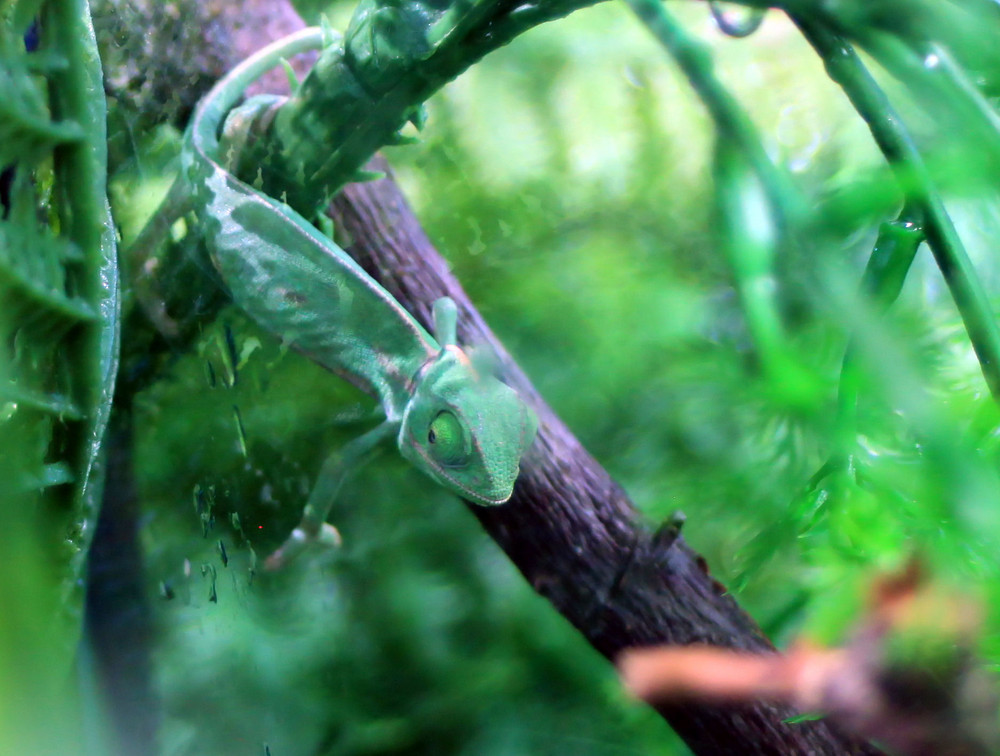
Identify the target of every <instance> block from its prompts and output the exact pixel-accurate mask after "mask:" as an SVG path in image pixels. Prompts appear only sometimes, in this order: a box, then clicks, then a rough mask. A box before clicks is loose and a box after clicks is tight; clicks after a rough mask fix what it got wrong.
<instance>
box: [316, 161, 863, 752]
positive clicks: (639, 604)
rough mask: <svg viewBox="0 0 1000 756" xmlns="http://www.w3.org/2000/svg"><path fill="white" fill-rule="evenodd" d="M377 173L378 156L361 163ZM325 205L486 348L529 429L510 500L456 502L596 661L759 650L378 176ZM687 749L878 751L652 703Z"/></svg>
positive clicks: (421, 307)
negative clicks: (639, 654)
mask: <svg viewBox="0 0 1000 756" xmlns="http://www.w3.org/2000/svg"><path fill="white" fill-rule="evenodd" d="M370 167H371V168H374V169H377V170H386V166H385V164H384V163H383V162H381V161H378V164H376V165H372V166H370ZM331 215H332V216H333V217H334V219H335V221H336V224H337V228H338V231H339V232H341V233H344V234H345V235H346V236H347V238H348V239H349V241H350V243H349V246H348V251H349V252H350V253H351V255H352V256H354V257H355V258H356V259H357V260H358V261H359V262H360V263H361V264H362V265H363V266H364V268H365V269H366V270H367V271H368V272H369V273H370V274H371V275H372V276H374V277H375V278H376V279H377V280H378V281H379V282H381V283H382V285H383V286H385V287H386V288H387V289H388V290H389V292H391V293H392V294H393V296H395V297H396V298H397V299H398V300H399V301H400V302H401V303H402V304H403V305H404V306H405V307H406V308H407V309H409V310H410V311H411V312H412V313H413V314H414V315H415V316H416V317H417V318H418V319H419V320H420V321H421V322H422V323H424V325H429V324H430V319H431V306H432V304H433V302H434V300H435V299H437V298H438V297H441V296H444V295H448V296H450V297H452V298H453V299H454V300H455V302H456V303H457V304H458V308H459V340H460V342H462V343H465V344H489V345H491V346H492V347H493V348H494V349H495V350H496V352H497V354H498V356H499V358H500V364H501V371H502V374H503V377H504V380H506V381H507V382H508V383H509V384H510V385H511V386H514V387H515V388H516V389H517V390H518V391H519V392H520V393H521V395H522V396H524V397H525V398H526V399H527V401H528V402H529V403H531V405H532V406H533V407H534V409H535V411H536V412H537V413H538V417H539V421H540V427H539V432H538V438H537V440H536V441H535V444H534V446H533V447H532V449H531V450H530V451H529V453H528V455H527V456H526V458H525V459H524V460H523V462H522V472H521V476H520V478H519V479H518V482H517V486H516V488H515V490H514V496H513V498H512V499H511V500H510V502H509V503H508V504H506V505H504V506H502V507H491V508H483V507H477V506H475V505H472V504H470V505H469V506H470V507H471V509H472V511H473V512H474V513H475V515H476V517H478V518H479V521H480V522H481V523H482V525H483V527H484V528H485V529H486V530H487V531H488V532H489V534H490V535H491V536H492V537H493V538H494V539H495V540H496V541H497V543H498V544H499V545H500V546H501V547H502V548H503V550H504V551H505V552H506V553H507V555H508V556H509V557H510V558H511V560H512V561H513V562H514V564H516V565H517V567H518V569H520V570H521V572H522V573H523V574H524V576H525V577H526V578H527V580H528V582H530V583H531V585H532V586H533V587H534V588H535V590H536V591H538V592H539V593H540V594H541V595H543V596H545V597H546V598H547V599H548V600H549V601H551V602H552V604H553V605H554V606H555V608H556V609H557V610H559V612H560V613H561V614H562V615H563V616H565V617H566V618H567V619H568V620H569V621H570V622H572V623H573V625H574V626H575V627H576V628H577V629H578V630H579V631H580V632H581V633H583V635H584V636H585V637H586V638H587V640H588V641H589V642H590V643H591V644H592V645H593V646H594V648H596V649H597V650H598V651H600V652H601V653H602V654H604V655H605V656H606V657H607V658H608V659H612V660H613V659H614V658H615V657H616V656H617V654H618V653H619V652H620V651H621V650H622V649H624V648H627V647H630V646H642V645H651V644H663V643H670V644H689V643H709V644H712V645H716V646H724V647H727V648H736V649H745V650H751V651H763V650H769V649H771V648H772V646H771V644H770V643H769V642H768V640H767V639H766V638H765V637H764V636H763V635H762V633H761V632H760V630H759V629H758V627H757V626H756V625H755V624H754V622H753V620H751V619H750V617H748V616H747V615H746V614H745V613H744V612H743V611H742V610H741V609H740V608H739V606H738V605H737V603H736V602H735V601H734V600H733V599H732V597H731V596H729V595H728V594H727V593H726V590H725V588H724V587H723V586H721V585H720V584H719V583H718V582H717V581H715V580H714V579H713V578H712V577H711V575H710V574H709V572H708V569H707V567H706V564H705V560H704V559H703V558H702V557H701V556H699V555H698V554H697V553H695V552H694V551H693V550H692V549H691V548H690V547H689V546H688V545H687V543H686V542H685V541H684V538H683V537H682V536H680V535H679V533H678V530H677V528H676V527H674V526H672V525H670V524H667V525H665V526H664V527H662V528H661V529H660V530H658V531H656V532H655V533H654V532H650V531H649V529H647V528H646V527H644V526H643V525H642V523H641V518H640V516H639V515H638V513H637V512H636V510H635V507H634V506H633V504H632V502H631V501H630V500H629V499H628V497H627V496H626V494H625V492H624V491H623V490H622V489H621V488H620V487H619V486H618V485H617V484H616V483H615V482H614V481H613V480H612V479H611V477H610V476H609V475H608V474H607V472H605V470H604V469H603V468H602V467H601V466H600V465H599V464H598V463H597V462H596V461H595V460H594V459H593V458H592V457H591V456H590V455H589V454H588V453H587V451H586V450H585V449H584V448H583V447H582V446H581V445H580V443H579V441H577V440H576V438H575V437H574V436H573V434H572V433H571V432H570V431H569V429H568V428H567V427H566V426H565V425H564V424H563V423H562V422H561V421H560V420H559V418H558V417H556V415H555V413H553V411H552V410H551V409H550V408H549V407H548V405H547V404H546V403H545V402H544V401H543V400H542V398H541V397H540V396H539V395H538V392H537V391H535V389H534V387H533V386H532V384H531V382H530V381H529V380H528V378H527V376H525V375H524V373H523V372H522V371H521V370H520V369H519V368H518V366H517V365H516V363H514V361H513V360H512V359H511V357H510V355H509V354H508V353H507V352H506V350H504V348H503V346H502V345H501V344H500V343H499V342H498V341H497V339H496V337H495V336H494V335H493V333H492V332H491V331H490V329H489V327H488V326H487V325H486V323H485V322H484V321H483V319H482V317H481V316H480V315H479V313H478V312H477V311H476V310H475V308H474V307H473V306H472V304H471V303H470V302H469V299H468V297H467V296H466V294H465V292H464V291H463V290H462V287H461V286H460V284H459V283H458V281H457V280H456V279H455V277H454V276H453V275H451V273H450V272H449V270H448V265H447V263H446V262H445V261H444V259H442V257H441V256H440V255H439V254H438V253H437V251H436V250H435V249H434V247H433V245H432V244H431V243H430V241H429V240H428V239H427V236H426V235H425V234H424V232H423V230H422V229H421V227H420V225H419V223H418V222H417V220H416V219H415V217H414V216H413V213H412V211H411V210H410V208H409V207H408V205H407V203H406V201H405V199H404V198H403V196H402V194H401V193H400V191H399V189H398V188H397V186H396V184H395V183H394V182H393V181H392V180H391V179H389V178H387V179H382V180H379V181H373V182H369V183H365V184H354V185H351V186H349V187H348V188H347V189H346V190H345V191H344V192H343V193H342V194H341V195H340V196H339V197H338V198H337V199H336V200H335V201H334V203H333V207H332V208H331ZM659 711H660V713H661V714H662V715H663V716H664V718H665V719H666V720H667V721H668V722H669V723H670V725H671V726H672V727H673V728H674V729H675V730H676V731H677V732H678V733H679V734H680V736H681V737H682V738H684V740H685V741H686V742H687V744H688V745H689V746H690V747H691V749H692V750H693V751H695V753H698V754H723V753H725V754H732V753H755V754H796V753H809V754H844V753H857V754H861V753H879V751H878V750H877V749H875V748H873V747H871V746H869V745H867V744H864V743H862V742H859V741H857V740H854V739H852V738H850V737H848V736H845V735H844V734H842V733H840V732H838V731H836V730H835V729H834V728H832V727H831V726H829V725H828V724H826V723H824V722H806V723H802V724H795V725H788V724H784V723H783V720H785V719H787V718H788V717H791V716H794V715H795V714H796V712H794V711H792V710H790V709H788V708H787V707H784V706H780V705H770V704H763V703H762V704H757V705H754V706H746V705H741V706H717V705H701V704H687V705H684V706H677V705H671V706H661V707H659Z"/></svg>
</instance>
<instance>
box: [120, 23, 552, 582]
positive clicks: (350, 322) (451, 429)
mask: <svg viewBox="0 0 1000 756" xmlns="http://www.w3.org/2000/svg"><path fill="white" fill-rule="evenodd" d="M323 38H324V31H322V30H320V29H306V30H304V31H302V32H299V33H297V34H294V35H291V36H290V37H286V38H285V39H283V40H280V41H279V42H276V43H275V44H272V45H270V46H269V47H266V48H264V49H263V50H261V51H260V52H259V53H257V54H256V55H254V56H252V57H251V58H248V59H247V60H246V61H244V62H243V63H242V64H240V65H239V66H237V67H236V68H235V69H233V71H232V72H231V73H230V74H228V75H227V76H226V77H225V78H223V79H222V80H220V82H219V83H218V84H217V85H216V86H215V87H214V88H213V89H212V91H211V92H209V94H208V95H207V96H206V97H205V98H204V99H203V100H202V101H201V103H200V104H199V105H198V107H197V109H196V110H195V113H194V116H193V117H192V120H191V122H190V125H189V126H188V129H187V131H186V133H185V136H184V142H183V149H182V154H181V171H180V175H179V176H178V178H177V180H176V182H175V183H174V186H173V188H172V189H171V191H170V194H169V195H168V198H167V200H165V202H164V206H163V207H162V208H161V209H160V210H159V211H158V213H157V215H156V216H154V219H153V220H152V221H150V223H149V224H148V225H147V227H146V229H144V231H143V232H142V234H140V236H139V238H138V239H137V241H136V244H135V248H137V249H138V250H140V252H141V251H142V250H143V249H144V248H147V249H148V248H149V247H150V241H149V239H150V238H151V237H155V236H156V233H157V232H156V228H159V229H163V228H164V227H166V226H169V223H170V222H172V221H173V220H174V219H176V218H178V217H180V216H181V215H182V214H185V213H192V214H193V215H194V216H195V219H196V223H195V228H196V229H197V233H198V234H199V236H200V238H201V239H202V240H203V242H204V244H203V246H204V249H205V251H207V258H208V260H209V265H208V267H209V268H210V273H211V274H212V275H213V277H214V278H215V279H216V280H217V281H218V283H219V284H220V285H221V287H222V288H223V289H224V290H225V292H226V293H227V294H228V295H229V297H230V298H231V299H232V301H233V302H234V303H235V304H236V305H237V306H238V307H239V308H240V309H242V310H243V311H244V312H245V313H246V314H248V315H249V316H250V317H251V318H253V319H254V320H255V321H256V322H257V323H259V324H260V325H261V326H263V327H264V328H266V329H267V330H268V331H270V332H272V333H273V334H275V335H276V336H278V337H279V338H280V339H282V340H283V341H284V342H285V343H286V344H287V345H289V346H290V347H292V348H293V349H295V350H297V351H299V352H301V353H303V354H305V355H306V356H307V357H308V358H309V359H311V360H313V361H315V362H317V363H318V364H320V365H322V366H323V367H325V368H327V369H329V370H331V371H333V372H334V373H336V374H338V375H340V376H342V377H343V378H345V379H346V380H348V381H350V382H351V383H353V384H355V385H356V386H358V387H359V388H361V389H362V390H364V391H365V392H367V393H369V394H371V395H373V396H375V397H376V398H377V399H378V401H379V402H380V403H381V405H382V409H383V411H384V413H385V420H384V421H383V422H382V423H381V424H380V425H378V426H377V427H375V428H373V429H372V430H370V431H368V432H367V433H365V434H363V435H361V436H360V437H358V438H356V439H355V440H353V441H351V442H350V443H349V444H347V445H346V446H345V447H344V448H342V449H339V450H338V451H336V452H335V453H334V454H332V455H331V456H330V457H329V458H328V459H327V460H326V461H325V462H324V464H323V466H322V469H321V471H320V473H319V475H318V477H317V480H316V482H315V484H314V487H313V489H312V492H311V493H310V495H309V498H308V501H307V503H306V505H305V509H304V513H303V516H302V520H301V522H300V524H299V526H298V527H297V528H296V529H295V530H294V531H293V532H292V534H291V536H289V538H288V540H286V541H285V543H284V544H283V545H282V546H281V547H280V548H279V549H278V550H277V551H276V552H275V553H274V554H272V555H271V556H270V557H269V558H268V560H267V566H268V567H270V568H275V567H279V566H281V565H282V564H284V563H286V562H287V561H288V560H289V559H290V558H292V557H293V556H295V555H296V554H298V553H299V552H300V551H301V550H302V549H303V548H305V547H306V546H307V545H308V544H309V543H312V542H317V541H318V542H321V543H336V542H337V540H338V535H337V533H336V530H334V529H333V527H332V526H330V525H328V524H326V517H327V514H328V512H329V510H330V508H331V506H332V504H333V501H334V499H335V497H336V495H337V492H338V489H339V488H340V486H341V483H342V482H343V481H344V479H345V478H346V476H347V475H349V474H350V473H351V472H353V471H354V470H356V469H357V468H358V467H359V466H360V465H361V464H363V463H364V462H365V461H367V458H368V457H369V456H370V454H371V452H372V451H373V450H374V449H375V448H376V447H377V446H378V445H379V444H380V442H383V441H388V440H389V439H392V438H394V439H395V440H396V444H397V446H398V447H399V452H400V454H402V456H403V457H404V458H405V459H407V460H409V461H410V462H411V463H412V464H414V465H415V466H416V467H417V468H419V469H420V470H422V471H423V472H424V473H426V474H427V475H429V476H430V477H431V478H432V479H434V480H435V481H437V482H438V483H439V484H440V485H442V486H444V487H445V488H447V489H448V490H450V491H452V492H454V493H456V494H458V495H459V496H461V497H462V498H464V499H467V500H469V501H471V502H474V503H476V504H479V505H484V506H492V505H498V504H503V503H504V502H506V501H507V500H508V499H509V498H510V496H511V493H512V491H513V486H514V481H515V479H516V478H517V475H518V472H519V463H520V459H521V456H522V455H523V454H524V452H525V451H526V449H527V448H528V446H530V444H531V443H532V441H533V439H534V436H535V431H536V427H537V420H536V418H535V415H534V413H533V412H532V411H531V409H529V408H528V407H527V405H525V403H524V402H523V401H522V400H521V398H520V397H519V396H518V394H517V393H516V392H515V391H514V390H513V389H512V388H510V387H509V386H507V385H505V384H504V383H502V382H501V381H500V380H498V379H497V378H496V377H495V376H493V375H492V374H490V373H489V372H488V371H481V370H478V369H477V367H476V364H474V362H473V361H472V360H470V359H469V357H468V356H467V355H466V354H465V352H464V351H463V350H462V349H461V348H459V346H458V345H457V344H456V343H455V342H456V318H457V312H456V306H455V303H454V302H453V301H452V300H451V299H449V298H447V297H444V298H442V299H439V300H437V302H435V303H434V308H433V313H434V336H433V337H432V336H431V335H430V334H429V333H428V332H427V331H426V330H425V329H424V328H423V327H422V326H421V325H420V324H419V323H418V322H417V321H416V320H415V319H414V318H413V317H412V316H411V315H410V314H409V313H408V312H407V311H406V310H405V309H403V307H402V306H401V305H400V304H399V303H398V302H397V301H396V300H395V299H394V298H393V297H392V296H391V295H390V294H389V293H388V292H387V291H386V290H385V289H384V288H382V287H381V286H380V285H379V284H378V283H377V282H376V281H375V280H374V279H372V278H371V277H370V276H369V275H368V274H367V273H365V271H364V270H363V269H362V268H361V267H360V266H359V265H358V264H357V263H356V262H355V261H354V260H352V259H351V258H350V257H349V256H348V255H347V253H346V252H344V251H343V250H342V249H340V248H339V247H338V246H337V245H336V244H335V243H334V242H333V241H331V239H330V238H329V237H327V236H326V235H324V234H323V233H321V232H320V231H319V230H317V229H316V228H315V227H314V226H313V225H312V224H310V223H309V222H308V221H307V220H306V219H305V218H303V217H302V216H301V215H299V214H298V213H296V212H295V211H294V210H292V209H291V208H290V207H288V206H287V205H285V204H282V203H280V202H278V201H277V200H274V199H272V198H271V197H268V196H266V195H264V194H262V193H261V192H258V191H257V190H255V189H254V188H252V187H251V186H249V185H248V184H246V183H244V182H242V181H240V180H239V179H237V178H236V177H235V176H234V175H233V174H231V173H230V172H229V171H228V170H226V168H225V167H223V165H222V159H221V158H220V157H219V155H220V153H221V152H223V151H224V148H223V147H220V141H219V133H220V130H221V128H222V122H223V119H224V118H225V116H226V115H227V113H229V111H230V109H231V108H232V107H233V106H234V105H235V104H236V103H237V102H238V101H239V99H240V98H241V97H242V95H243V91H244V89H245V88H246V87H247V86H248V85H249V84H250V83H251V82H253V81H254V80H255V79H257V78H258V77H259V76H260V75H261V74H263V73H264V72H266V71H267V70H269V69H270V68H273V67H274V66H275V65H276V64H278V63H279V62H280V61H281V60H282V59H283V58H285V57H287V56H291V55H294V54H297V53H299V52H303V51H306V50H310V49H315V48H318V47H320V46H322V43H323ZM255 100H259V101H260V105H259V107H270V106H272V105H273V103H274V98H269V97H264V98H253V99H251V100H250V101H248V103H247V104H245V105H243V106H241V108H240V110H241V111H243V112H246V111H247V108H250V109H253V108H254V107H255V105H254V102H255Z"/></svg>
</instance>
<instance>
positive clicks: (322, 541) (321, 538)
mask: <svg viewBox="0 0 1000 756" xmlns="http://www.w3.org/2000/svg"><path fill="white" fill-rule="evenodd" d="M342 543H343V539H342V538H341V537H340V531H338V530H337V529H336V528H335V527H333V525H331V524H329V523H327V522H324V523H323V525H322V526H321V527H320V528H319V529H318V530H316V529H315V528H312V527H309V526H308V525H305V524H302V525H299V526H298V527H297V528H295V530H293V531H292V534H291V535H290V536H288V539H287V540H286V541H285V542H284V543H283V544H281V546H279V547H278V549H277V550H276V551H275V552H274V553H273V554H271V556H269V557H268V558H267V559H266V560H265V561H264V569H265V570H268V571H269V572H273V571H275V570H280V569H281V568H283V567H285V566H286V565H288V563H289V562H291V561H292V560H293V559H295V558H296V557H298V556H299V555H300V554H301V553H302V552H304V551H306V550H308V549H310V548H312V547H314V546H319V547H322V548H324V549H336V548H339V547H340V545H341V544H342Z"/></svg>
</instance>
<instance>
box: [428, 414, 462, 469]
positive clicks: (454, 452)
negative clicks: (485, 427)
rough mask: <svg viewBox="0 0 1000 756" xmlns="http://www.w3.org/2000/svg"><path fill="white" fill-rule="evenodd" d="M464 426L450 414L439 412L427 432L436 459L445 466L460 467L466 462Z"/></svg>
mask: <svg viewBox="0 0 1000 756" xmlns="http://www.w3.org/2000/svg"><path fill="white" fill-rule="evenodd" d="M464 440H465V439H464V434H463V432H462V424H461V423H460V422H459V421H458V418H457V417H455V416H454V415H453V414H452V413H450V412H439V413H438V415H437V417H435V418H434V419H433V420H432V421H431V427H430V429H429V430H428V431H427V443H428V444H430V447H431V453H432V454H433V455H434V457H435V459H437V460H438V461H439V462H441V463H442V464H445V465H459V464H462V463H463V462H464V461H465V458H466V456H467V455H466V453H465V443H464Z"/></svg>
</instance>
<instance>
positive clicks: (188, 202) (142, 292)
mask: <svg viewBox="0 0 1000 756" xmlns="http://www.w3.org/2000/svg"><path fill="white" fill-rule="evenodd" d="M193 206H194V202H193V200H192V198H191V193H190V191H189V189H188V187H187V185H186V184H185V183H184V182H183V181H182V180H181V179H179V178H178V179H177V180H176V181H174V183H173V185H172V186H171V187H170V191H169V192H168V193H167V196H166V198H165V199H164V200H163V202H162V203H161V205H160V207H159V209H158V210H157V211H156V212H155V213H154V214H153V216H152V217H151V218H150V219H149V220H148V221H147V222H146V225H145V226H144V227H143V229H142V231H140V232H139V235H138V236H137V237H136V238H135V239H134V240H133V242H132V243H131V244H130V245H129V248H128V252H126V253H125V259H126V264H127V265H128V266H129V268H130V269H131V271H132V276H131V277H132V287H133V291H134V292H135V298H136V301H137V302H138V303H139V306H140V307H141V308H142V309H143V311H144V312H145V313H146V316H147V317H148V318H149V320H150V322H152V324H153V326H154V327H155V328H156V329H157V330H158V331H159V332H160V333H162V334H163V335H164V336H167V337H173V336H177V332H178V327H177V323H176V322H175V321H174V319H173V318H171V317H170V315H168V314H167V308H166V302H165V301H164V298H163V294H162V293H161V292H160V290H159V286H160V285H161V280H162V271H161V270H160V268H161V266H162V258H161V257H160V253H161V251H162V247H163V244H164V242H165V241H166V239H167V236H168V234H169V233H170V228H171V226H173V225H174V223H176V222H177V221H178V220H180V219H181V218H182V217H184V216H185V215H187V213H188V212H190V211H191V209H192V208H193Z"/></svg>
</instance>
